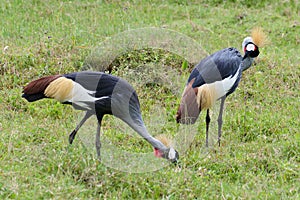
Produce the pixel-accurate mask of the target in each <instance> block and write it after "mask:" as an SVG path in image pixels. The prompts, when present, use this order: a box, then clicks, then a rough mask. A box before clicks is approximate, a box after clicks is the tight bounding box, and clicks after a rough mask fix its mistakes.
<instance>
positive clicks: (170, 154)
mask: <svg viewBox="0 0 300 200" xmlns="http://www.w3.org/2000/svg"><path fill="white" fill-rule="evenodd" d="M155 138H156V139H157V140H159V141H160V142H162V143H163V144H164V145H165V146H166V147H167V149H165V150H159V149H157V148H154V155H155V156H156V157H158V158H165V159H167V160H169V161H171V162H172V163H176V162H177V161H178V159H179V154H178V152H177V151H176V150H175V149H174V148H173V147H172V146H173V145H174V144H173V141H172V139H170V137H168V136H167V135H165V134H161V135H157V136H155Z"/></svg>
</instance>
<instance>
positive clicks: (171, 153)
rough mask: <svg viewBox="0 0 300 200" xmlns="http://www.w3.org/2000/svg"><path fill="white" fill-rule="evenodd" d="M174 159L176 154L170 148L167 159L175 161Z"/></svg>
mask: <svg viewBox="0 0 300 200" xmlns="http://www.w3.org/2000/svg"><path fill="white" fill-rule="evenodd" d="M175 158H176V152H175V150H174V149H173V148H170V151H169V159H171V160H172V159H175Z"/></svg>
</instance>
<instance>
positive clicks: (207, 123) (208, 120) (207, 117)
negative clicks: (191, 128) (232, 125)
mask: <svg viewBox="0 0 300 200" xmlns="http://www.w3.org/2000/svg"><path fill="white" fill-rule="evenodd" d="M205 119H206V142H205V145H206V147H208V129H209V123H210V116H209V109H207V112H206V118H205Z"/></svg>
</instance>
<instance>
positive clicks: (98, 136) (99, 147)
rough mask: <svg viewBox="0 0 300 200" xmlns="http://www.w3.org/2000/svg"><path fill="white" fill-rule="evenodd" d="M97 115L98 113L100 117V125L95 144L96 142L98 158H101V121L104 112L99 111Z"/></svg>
mask: <svg viewBox="0 0 300 200" xmlns="http://www.w3.org/2000/svg"><path fill="white" fill-rule="evenodd" d="M96 115H97V119H98V126H97V133H96V142H95V144H96V152H97V156H98V159H99V160H101V157H100V149H101V141H100V132H101V122H102V118H103V114H102V113H97V114H96Z"/></svg>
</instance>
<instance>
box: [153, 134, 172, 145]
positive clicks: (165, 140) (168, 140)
mask: <svg viewBox="0 0 300 200" xmlns="http://www.w3.org/2000/svg"><path fill="white" fill-rule="evenodd" d="M155 138H156V139H158V140H159V141H161V143H163V144H164V145H165V146H166V147H168V148H169V147H172V146H173V145H174V144H173V141H172V139H171V138H169V137H168V136H167V135H165V134H161V135H157V136H155Z"/></svg>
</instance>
